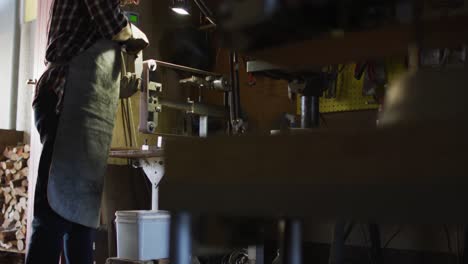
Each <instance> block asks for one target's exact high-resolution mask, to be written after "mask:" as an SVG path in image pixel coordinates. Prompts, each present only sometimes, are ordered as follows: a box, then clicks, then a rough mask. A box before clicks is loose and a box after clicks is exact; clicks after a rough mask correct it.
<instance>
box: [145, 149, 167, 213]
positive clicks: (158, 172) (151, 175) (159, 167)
mask: <svg viewBox="0 0 468 264" xmlns="http://www.w3.org/2000/svg"><path fill="white" fill-rule="evenodd" d="M140 165H141V167H142V169H143V171H144V172H145V174H146V177H148V179H149V180H150V182H151V210H153V211H158V209H159V206H158V205H159V195H158V194H159V190H158V189H159V182H160V181H161V179H162V177H163V176H164V159H163V158H162V157H158V158H146V159H140Z"/></svg>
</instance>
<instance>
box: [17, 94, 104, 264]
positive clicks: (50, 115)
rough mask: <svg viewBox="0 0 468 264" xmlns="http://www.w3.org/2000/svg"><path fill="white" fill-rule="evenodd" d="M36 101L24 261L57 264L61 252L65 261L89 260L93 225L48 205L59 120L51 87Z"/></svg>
mask: <svg viewBox="0 0 468 264" xmlns="http://www.w3.org/2000/svg"><path fill="white" fill-rule="evenodd" d="M36 102H37V103H36V105H35V106H34V110H35V122H36V127H37V130H38V131H39V134H40V136H41V142H42V144H43V149H42V154H41V159H40V163H39V171H38V177H37V184H36V193H35V200H34V219H33V222H32V235H31V241H30V244H29V251H28V255H27V257H26V264H35V263H38V264H44V263H47V264H58V263H59V259H60V255H61V253H62V252H63V254H64V256H65V259H66V263H67V264H92V263H93V242H94V236H95V229H93V228H89V227H85V226H82V225H79V224H75V223H72V222H70V221H67V220H66V219H64V218H62V217H61V216H60V215H58V214H57V213H55V212H54V211H53V209H52V208H51V207H50V206H49V202H48V199H47V182H48V178H49V169H50V164H51V162H52V152H53V148H54V140H55V135H56V131H57V125H58V120H59V116H58V115H57V114H56V112H55V106H56V103H57V96H56V95H55V94H54V93H53V92H51V91H41V93H40V94H39V98H38V100H37V101H36ZM70 151H72V150H70Z"/></svg>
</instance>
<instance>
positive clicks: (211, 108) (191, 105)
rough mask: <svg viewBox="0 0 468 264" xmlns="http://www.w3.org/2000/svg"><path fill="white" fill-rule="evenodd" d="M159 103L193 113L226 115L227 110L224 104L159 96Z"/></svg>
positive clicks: (216, 115)
mask: <svg viewBox="0 0 468 264" xmlns="http://www.w3.org/2000/svg"><path fill="white" fill-rule="evenodd" d="M158 100H159V101H158V102H159V104H161V105H162V106H165V107H168V108H173V109H177V110H181V111H186V112H188V113H191V114H196V115H201V116H211V117H225V116H226V110H225V108H224V107H222V106H218V105H209V104H201V103H196V102H178V101H173V100H170V99H164V98H159V99H158Z"/></svg>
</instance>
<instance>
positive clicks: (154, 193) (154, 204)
mask: <svg viewBox="0 0 468 264" xmlns="http://www.w3.org/2000/svg"><path fill="white" fill-rule="evenodd" d="M158 186H159V183H153V184H152V187H153V189H152V190H151V210H153V211H158V210H159V190H158Z"/></svg>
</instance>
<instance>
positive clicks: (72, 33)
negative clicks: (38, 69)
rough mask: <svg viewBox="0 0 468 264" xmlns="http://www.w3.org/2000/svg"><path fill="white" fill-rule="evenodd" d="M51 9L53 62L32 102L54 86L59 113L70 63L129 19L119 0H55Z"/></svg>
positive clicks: (49, 51)
mask: <svg viewBox="0 0 468 264" xmlns="http://www.w3.org/2000/svg"><path fill="white" fill-rule="evenodd" d="M51 12H52V15H51V18H50V22H49V23H50V25H49V34H48V46H47V51H46V65H48V66H51V65H54V66H53V67H48V69H47V70H46V71H45V72H44V73H43V75H42V76H41V78H40V79H39V81H38V83H37V87H36V95H35V98H34V101H33V106H34V105H35V104H36V101H37V100H36V99H37V95H38V94H39V92H40V91H41V90H42V89H52V90H53V91H54V93H55V94H57V97H58V103H57V108H56V109H57V113H59V112H60V111H61V107H62V99H63V94H64V92H65V91H64V87H65V82H66V76H67V73H68V65H67V63H68V62H69V61H70V60H71V59H73V57H75V56H77V55H78V54H80V53H82V52H83V51H85V50H87V49H88V48H90V47H91V46H92V45H93V44H95V43H96V42H97V41H98V40H100V39H112V37H113V36H115V35H117V34H118V33H119V32H120V31H121V30H122V29H123V28H124V27H126V26H127V23H128V22H127V19H126V17H125V16H124V14H123V12H122V10H121V9H120V0H55V1H54V3H53V5H52V10H51ZM50 64H51V65H50Z"/></svg>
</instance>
